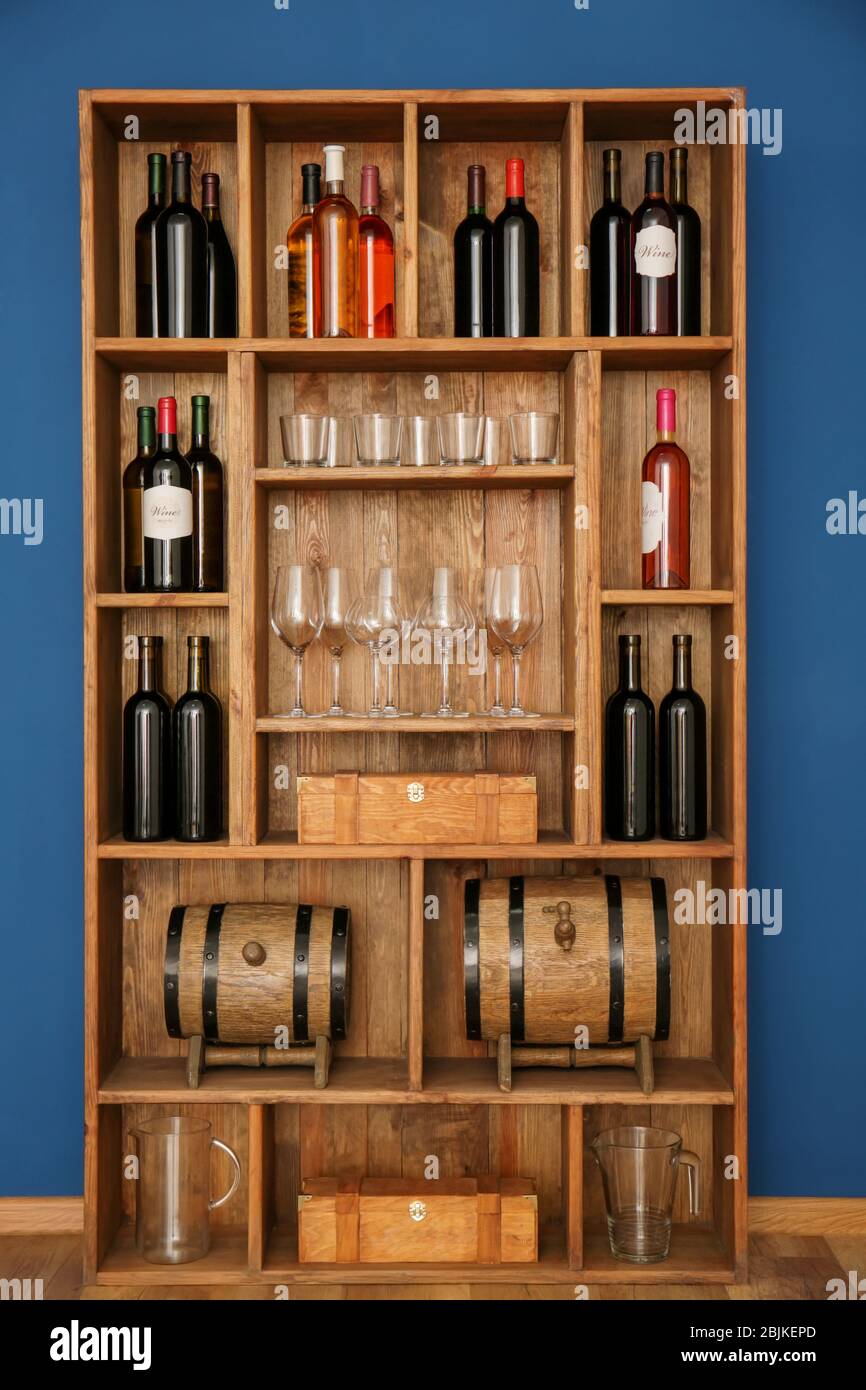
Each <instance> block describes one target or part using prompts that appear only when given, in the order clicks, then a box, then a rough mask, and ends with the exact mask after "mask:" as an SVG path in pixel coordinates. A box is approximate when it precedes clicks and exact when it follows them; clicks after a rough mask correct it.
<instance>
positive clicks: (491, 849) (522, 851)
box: [98, 830, 736, 860]
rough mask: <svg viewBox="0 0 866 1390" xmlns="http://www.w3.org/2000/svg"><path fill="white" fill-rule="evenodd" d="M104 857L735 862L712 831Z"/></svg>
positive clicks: (280, 845)
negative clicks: (634, 839)
mask: <svg viewBox="0 0 866 1390" xmlns="http://www.w3.org/2000/svg"><path fill="white" fill-rule="evenodd" d="M98 849H99V858H100V859H130V860H137V859H200V860H204V859H357V860H364V859H599V860H603V859H731V858H733V857H734V855H735V853H736V850H735V846H734V845H733V844H732V843H731V841H730V840H725V839H722V837H721V836H720V835H717V834H716V833H715V832H711V833H710V834H709V835H708V836H707V838H706V839H705V840H690V841H687V842H683V843H680V842H677V841H674V840H659V839H655V840H645V841H643V842H642V843H639V844H630V843H626V842H623V841H619V840H603V841H602V842H601V843H600V844H585V845H577V844H575V843H574V841H573V840H571V839H569V838H568V837H567V836H566V835H565V834H563V832H562V831H554V830H547V831H544V830H543V831H541V832H540V834H539V838H538V840H537V841H536V843H535V844H526V845H461V844H457V845H299V844H298V840H297V836H296V835H295V834H294V833H293V832H292V831H274V832H273V833H271V834H268V835H266V836H265V837H264V839H263V840H260V841H259V842H258V844H255V845H239V844H231V843H230V842H229V841H228V840H227V839H225V838H223V839H221V840H214V841H211V842H209V843H207V844H183V843H181V842H180V841H179V840H159V841H157V842H155V843H153V844H136V843H134V842H133V841H131V840H124V838H123V836H122V835H114V836H112V837H111V839H109V840H103V841H102V843H101V844H100V845H99V847H98Z"/></svg>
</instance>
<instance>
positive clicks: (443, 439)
mask: <svg viewBox="0 0 866 1390" xmlns="http://www.w3.org/2000/svg"><path fill="white" fill-rule="evenodd" d="M436 424H437V426H438V429H439V456H440V461H441V462H442V463H443V464H454V463H481V462H482V461H483V459H484V416H483V415H466V414H464V412H463V411H458V412H457V413H456V414H454V415H440V416H439V418H438V419H437V421H436Z"/></svg>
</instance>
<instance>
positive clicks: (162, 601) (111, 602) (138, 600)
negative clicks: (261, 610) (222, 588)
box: [96, 594, 229, 608]
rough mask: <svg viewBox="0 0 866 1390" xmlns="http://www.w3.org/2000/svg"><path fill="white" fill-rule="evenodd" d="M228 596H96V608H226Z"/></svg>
mask: <svg viewBox="0 0 866 1390" xmlns="http://www.w3.org/2000/svg"><path fill="white" fill-rule="evenodd" d="M228 602H229V596H228V594H97V595H96V606H97V608H227V607H228Z"/></svg>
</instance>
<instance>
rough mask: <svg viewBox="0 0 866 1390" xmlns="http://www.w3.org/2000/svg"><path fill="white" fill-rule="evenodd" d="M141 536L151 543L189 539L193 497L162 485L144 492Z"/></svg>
mask: <svg viewBox="0 0 866 1390" xmlns="http://www.w3.org/2000/svg"><path fill="white" fill-rule="evenodd" d="M144 534H145V536H148V537H149V538H150V539H151V540H154V541H178V540H182V539H183V537H184V536H191V535H192V493H191V492H189V491H188V490H187V489H186V488H185V487H172V486H171V484H170V483H162V484H160V486H159V487H149V488H146V489H145V492H144Z"/></svg>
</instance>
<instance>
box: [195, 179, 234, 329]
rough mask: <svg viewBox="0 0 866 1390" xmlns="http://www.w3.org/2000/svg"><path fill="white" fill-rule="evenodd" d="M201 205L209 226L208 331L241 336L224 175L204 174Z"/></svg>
mask: <svg viewBox="0 0 866 1390" xmlns="http://www.w3.org/2000/svg"><path fill="white" fill-rule="evenodd" d="M201 206H202V212H203V213H204V220H205V223H206V225H207V334H208V337H209V338H236V337H237V336H238V277H237V272H236V270H235V258H234V256H233V255H232V248H231V247H230V245H229V239H228V236H227V235H226V229H225V226H224V225H223V220H222V216H221V214H220V176H219V174H202V176H201Z"/></svg>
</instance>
